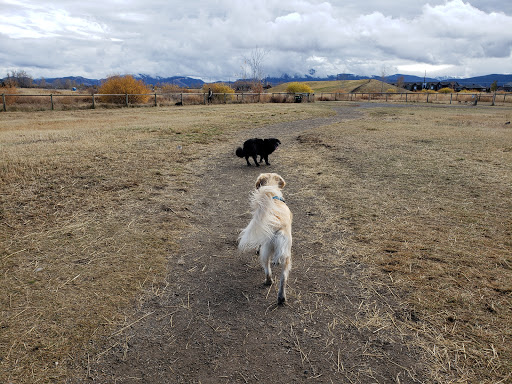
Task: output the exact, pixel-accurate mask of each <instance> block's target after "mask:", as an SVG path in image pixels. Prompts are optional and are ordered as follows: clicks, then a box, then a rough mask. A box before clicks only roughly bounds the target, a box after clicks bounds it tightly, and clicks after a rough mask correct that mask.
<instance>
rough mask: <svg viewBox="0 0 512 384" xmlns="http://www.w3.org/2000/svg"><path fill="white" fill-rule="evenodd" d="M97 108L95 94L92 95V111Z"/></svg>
mask: <svg viewBox="0 0 512 384" xmlns="http://www.w3.org/2000/svg"><path fill="white" fill-rule="evenodd" d="M95 108H96V103H95V100H94V93H93V94H92V109H95Z"/></svg>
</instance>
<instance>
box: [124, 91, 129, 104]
mask: <svg viewBox="0 0 512 384" xmlns="http://www.w3.org/2000/svg"><path fill="white" fill-rule="evenodd" d="M124 95H125V97H126V106H127V107H128V94H127V93H125V94H124Z"/></svg>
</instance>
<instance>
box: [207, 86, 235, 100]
mask: <svg viewBox="0 0 512 384" xmlns="http://www.w3.org/2000/svg"><path fill="white" fill-rule="evenodd" d="M209 88H211V90H212V92H213V93H214V95H213V100H217V101H220V102H224V94H225V93H228V94H233V93H235V90H234V89H233V88H231V87H230V86H229V85H227V84H224V83H212V84H204V85H203V89H202V91H203V92H204V93H208V89H209ZM216 93H219V95H215V94H216Z"/></svg>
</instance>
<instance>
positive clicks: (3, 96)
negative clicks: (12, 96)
mask: <svg viewBox="0 0 512 384" xmlns="http://www.w3.org/2000/svg"><path fill="white" fill-rule="evenodd" d="M2 103H3V105H4V112H7V104H5V93H2Z"/></svg>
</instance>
